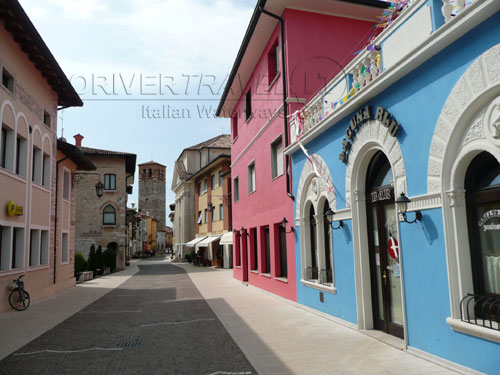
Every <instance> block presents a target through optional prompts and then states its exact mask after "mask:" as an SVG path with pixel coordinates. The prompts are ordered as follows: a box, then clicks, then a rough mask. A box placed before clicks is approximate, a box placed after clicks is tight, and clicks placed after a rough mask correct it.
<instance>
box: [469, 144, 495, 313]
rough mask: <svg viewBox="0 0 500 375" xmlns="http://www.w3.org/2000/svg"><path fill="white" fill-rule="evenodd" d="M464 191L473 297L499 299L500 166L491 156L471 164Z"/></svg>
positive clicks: (478, 159)
mask: <svg viewBox="0 0 500 375" xmlns="http://www.w3.org/2000/svg"><path fill="white" fill-rule="evenodd" d="M465 190H466V200H467V217H468V218H469V223H468V225H469V243H470V251H471V265H472V276H473V285H474V294H478V295H484V296H495V297H500V230H499V229H500V164H499V163H498V161H497V160H496V159H495V158H494V157H493V156H492V155H491V154H489V153H487V152H483V153H481V154H479V155H478V156H476V158H474V160H473V161H472V162H471V164H470V166H469V168H468V169H467V174H466V178H465ZM478 313H479V312H478ZM498 318H500V312H497V319H498Z"/></svg>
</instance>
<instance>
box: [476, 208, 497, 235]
mask: <svg viewBox="0 0 500 375" xmlns="http://www.w3.org/2000/svg"><path fill="white" fill-rule="evenodd" d="M494 217H500V210H489V211H488V212H485V213H484V215H483V217H482V218H481V219H480V220H479V223H478V225H479V227H482V228H483V231H484V232H486V231H487V230H500V224H486V222H487V221H488V220H490V219H492V218H494Z"/></svg>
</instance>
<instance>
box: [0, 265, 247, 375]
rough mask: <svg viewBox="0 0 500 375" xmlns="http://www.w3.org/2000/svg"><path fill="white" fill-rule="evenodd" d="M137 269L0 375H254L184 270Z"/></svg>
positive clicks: (4, 365) (6, 363)
mask: <svg viewBox="0 0 500 375" xmlns="http://www.w3.org/2000/svg"><path fill="white" fill-rule="evenodd" d="M139 269H140V271H139V272H138V273H137V274H136V275H134V276H133V277H132V278H131V279H129V280H128V281H126V282H124V283H123V284H121V285H120V286H119V287H118V288H116V289H114V290H113V291H111V292H110V293H108V294H106V295H105V296H104V297H102V298H100V299H98V300H97V301H96V302H94V303H92V304H91V305H89V306H87V307H86V308H84V309H83V310H81V311H79V312H78V313H76V314H75V315H73V316H71V317H70V318H68V319H67V320H65V321H64V322H62V323H61V324H59V325H57V326H56V327H54V328H53V329H51V330H49V331H47V332H46V333H44V334H43V335H41V336H40V337H38V338H37V339H35V340H33V341H32V342H30V343H28V344H27V345H25V346H24V347H22V348H21V349H19V350H18V351H16V352H14V353H13V354H11V355H9V356H8V357H6V358H5V359H4V360H2V361H0V374H9V375H10V374H17V375H21V374H50V375H55V374H80V373H82V374H134V375H137V374H176V375H177V374H189V375H197V374H199V375H204V374H207V375H208V374H221V375H222V374H238V375H243V374H256V371H255V369H254V368H253V367H252V365H251V364H250V363H249V361H248V360H247V358H246V357H245V355H244V354H243V353H242V351H241V350H240V348H239V347H238V346H237V345H236V343H235V342H234V341H233V339H232V338H231V336H230V335H229V334H228V332H227V331H226V329H225V328H224V326H223V325H222V324H221V322H220V321H219V320H218V319H217V317H216V315H215V314H214V312H213V311H212V309H211V308H210V307H209V305H208V304H207V302H206V301H205V300H204V299H203V298H202V296H201V294H200V293H199V291H198V289H197V288H196V286H195V285H194V284H193V283H192V281H191V279H190V278H189V276H188V275H187V274H186V272H185V271H184V270H183V269H181V268H179V267H176V266H174V265H171V264H167V263H161V264H154V263H153V264H144V265H139Z"/></svg>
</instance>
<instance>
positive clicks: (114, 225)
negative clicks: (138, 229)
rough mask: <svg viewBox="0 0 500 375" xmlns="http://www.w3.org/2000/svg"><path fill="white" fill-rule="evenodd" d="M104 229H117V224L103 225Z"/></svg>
mask: <svg viewBox="0 0 500 375" xmlns="http://www.w3.org/2000/svg"><path fill="white" fill-rule="evenodd" d="M101 227H102V228H116V224H103V225H101Z"/></svg>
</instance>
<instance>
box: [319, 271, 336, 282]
mask: <svg viewBox="0 0 500 375" xmlns="http://www.w3.org/2000/svg"><path fill="white" fill-rule="evenodd" d="M319 283H320V284H321V285H331V284H332V283H333V274H332V270H331V269H328V270H319Z"/></svg>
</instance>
